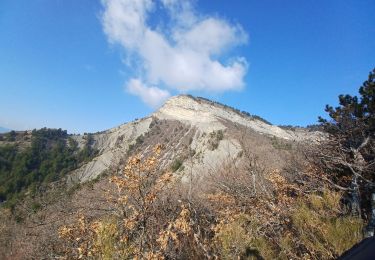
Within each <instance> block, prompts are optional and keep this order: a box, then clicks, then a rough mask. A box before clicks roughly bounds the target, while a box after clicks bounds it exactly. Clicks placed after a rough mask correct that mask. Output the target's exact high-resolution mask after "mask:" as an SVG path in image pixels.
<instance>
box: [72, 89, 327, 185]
mask: <svg viewBox="0 0 375 260" xmlns="http://www.w3.org/2000/svg"><path fill="white" fill-rule="evenodd" d="M157 122H164V128H163V131H164V132H165V133H164V135H163V133H158V134H156V135H154V132H155V129H154V128H153V127H155V126H154V125H155V124H157ZM177 125H179V128H181V129H183V130H181V131H185V132H184V133H181V135H180V136H179V138H181V140H174V142H173V144H172V141H170V139H173V135H175V131H176V129H177V128H178V127H177ZM156 132H157V131H156ZM219 132H220V135H222V136H220V137H219V136H218V135H219ZM245 132H246V133H245ZM167 133H168V134H167ZM146 135H147V136H148V138H147V140H146V141H145V143H144V144H143V146H142V147H143V149H145V150H147V149H149V148H150V147H151V146H152V145H153V144H155V143H160V142H162V143H163V142H164V145H165V146H166V149H169V150H170V152H168V153H167V154H168V155H169V157H168V158H164V162H163V165H164V166H165V167H168V165H169V164H170V163H172V162H173V160H175V159H176V158H178V159H181V158H183V159H184V160H185V161H184V163H183V165H184V167H181V169H180V172H181V173H182V175H183V174H184V173H186V172H188V171H190V172H195V173H197V174H199V173H204V172H207V171H215V169H216V168H218V167H220V165H221V164H222V163H223V161H225V160H228V159H233V158H237V157H238V156H239V154H240V153H241V150H242V143H243V140H240V139H244V138H246V140H252V141H251V142H252V145H253V146H254V153H258V154H259V156H263V155H264V154H266V153H274V152H273V150H272V149H274V148H273V147H272V143H271V142H270V138H277V139H280V140H284V141H283V142H314V141H316V140H318V139H320V138H322V134H321V133H319V132H309V131H308V130H306V129H297V130H294V131H292V130H286V129H283V128H280V127H278V126H274V125H271V124H268V123H266V122H264V121H262V120H260V119H258V118H255V117H252V116H248V115H245V114H243V113H241V112H239V111H237V110H235V109H233V108H230V107H227V106H225V105H222V104H219V103H216V102H212V101H209V100H206V99H202V98H195V97H192V96H188V95H179V96H175V97H172V98H170V99H169V100H168V101H167V102H166V103H165V104H164V105H163V106H162V107H161V108H160V109H159V110H157V111H156V112H154V113H153V114H152V115H150V116H149V117H146V118H143V119H140V120H136V121H133V122H130V123H127V124H123V125H120V126H118V127H115V128H112V129H109V130H106V131H103V132H101V133H97V134H93V135H92V136H93V139H94V142H93V148H95V149H97V150H98V151H99V155H98V156H97V157H96V158H94V159H93V160H92V161H90V162H88V163H87V164H85V165H83V166H82V167H81V168H79V169H78V170H76V171H75V172H73V173H72V174H71V177H70V181H72V182H85V181H88V180H92V179H94V178H96V177H97V176H99V175H100V174H101V173H103V172H105V171H108V170H109V169H110V168H111V167H113V166H116V165H119V164H120V162H121V161H122V160H124V159H126V156H127V154H128V151H129V149H130V147H131V146H134V145H136V140H137V138H139V137H141V136H146ZM188 135H189V138H190V140H189V142H188V145H187V144H186V142H185V141H186V140H185V141H184V139H186V138H187V136H188ZM73 138H74V139H75V140H76V141H77V142H78V143H79V145H80V146H82V145H84V139H83V137H82V136H74V137H73ZM175 139H176V138H175ZM187 149H188V150H193V151H194V156H192V157H191V158H189V160H187V158H186V155H184V154H186V150H187ZM274 154H275V156H274V158H273V159H272V160H273V161H274V162H272V163H276V162H281V161H282V160H283V159H281V158H278V157H277V156H278V155H277V153H274ZM272 163H270V165H272ZM278 165H280V164H278Z"/></svg>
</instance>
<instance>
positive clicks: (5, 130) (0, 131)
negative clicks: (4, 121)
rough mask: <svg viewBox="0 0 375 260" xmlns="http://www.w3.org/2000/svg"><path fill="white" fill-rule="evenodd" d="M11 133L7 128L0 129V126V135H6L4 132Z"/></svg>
mask: <svg viewBox="0 0 375 260" xmlns="http://www.w3.org/2000/svg"><path fill="white" fill-rule="evenodd" d="M10 131H12V130H11V129H8V128H5V127H1V126H0V133H6V132H10Z"/></svg>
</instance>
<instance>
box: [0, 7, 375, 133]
mask: <svg viewBox="0 0 375 260" xmlns="http://www.w3.org/2000/svg"><path fill="white" fill-rule="evenodd" d="M132 2H133V1H132V0H128V1H121V0H105V1H103V2H101V1H96V0H80V1H76V0H28V1H22V0H2V1H0V126H3V127H6V128H12V129H32V128H40V127H43V126H46V127H54V128H59V127H61V128H63V129H68V131H69V132H72V133H77V132H81V133H82V132H96V131H100V130H104V129H108V128H110V127H113V126H116V125H119V124H121V123H124V122H128V121H131V120H133V119H135V118H140V117H143V116H146V115H148V114H149V113H151V112H152V111H153V110H154V109H155V107H157V106H158V105H159V104H160V103H161V102H162V101H163V100H164V99H165V98H167V97H168V96H170V95H175V94H178V93H190V94H193V95H199V96H204V97H207V98H210V99H214V100H217V101H219V102H222V103H225V104H228V105H230V106H233V107H236V108H239V109H241V110H246V111H248V112H250V113H252V114H257V115H260V116H262V117H264V118H265V119H267V120H269V121H271V122H272V123H274V124H292V125H307V124H312V123H315V122H316V119H317V117H318V116H319V115H323V114H324V106H325V104H336V103H337V96H338V95H339V94H342V93H349V94H356V93H357V90H358V87H359V86H360V85H361V83H362V82H363V81H364V80H365V79H366V78H367V75H368V73H369V71H370V70H372V68H373V67H374V66H375V63H374V61H375V52H374V46H375V18H374V17H373V14H374V12H375V2H374V1H370V0H369V1H366V0H361V1H358V0H353V1H349V0H348V1H333V0H332V1H330V0H328V1H327V0H321V1H318V0H314V1H313V0H311V1H310V0H306V1H299V0H295V1H284V0H273V1H268V0H265V1H255V0H254V1H251V0H246V1H239V0H232V1H208V0H206V1H203V0H200V1H193V2H187V1H178V0H158V1H153V2H152V1H151V0H142V1H139V2H144V5H143V6H139V2H138V3H137V4H134V3H132ZM146 2H147V3H146ZM186 3H189V4H186ZM119 9H121V10H119ZM129 10H132V11H133V12H132V13H131V14H132V15H133V16H131V17H132V18H134V19H135V21H137V23H136V26H135V27H134V26H133V25H134V20H131V21H129V19H127V17H129ZM134 14H135V16H134ZM176 14H178V15H176ZM137 15H138V16H137ZM124 17H125V18H126V19H125V20H124ZM140 18H142V19H140ZM127 23H128V24H127ZM129 24H131V25H132V26H133V27H131V28H130V29H131V30H130V29H129V27H127V25H129ZM140 32H141V33H140ZM138 36H139V37H138ZM160 39H161V40H160ZM160 53H162V54H163V55H161V54H160ZM176 57H178V59H177V58H176ZM181 60H182V61H184V62H185V61H186V62H185V63H183V64H182V65H181V66H175V65H174V64H181V62H180V61H181ZM176 62H177V63H176ZM171 64H172V65H171ZM198 68H205V69H204V71H203V72H202V70H198ZM206 69H207V71H208V72H207V71H206ZM186 75H187V76H186ZM189 75H192V76H191V77H190V76H189Z"/></svg>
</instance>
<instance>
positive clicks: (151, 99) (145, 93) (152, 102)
mask: <svg viewBox="0 0 375 260" xmlns="http://www.w3.org/2000/svg"><path fill="white" fill-rule="evenodd" d="M126 89H127V91H129V93H131V94H133V95H135V96H138V97H140V98H141V99H142V101H143V102H144V103H145V104H147V105H148V106H150V107H152V108H158V107H160V106H161V105H162V104H163V103H164V102H165V100H167V99H168V98H169V97H170V94H169V92H168V91H166V90H162V89H160V88H157V87H147V86H145V85H144V84H143V83H142V81H141V80H140V79H131V80H129V82H128V84H127V86H126Z"/></svg>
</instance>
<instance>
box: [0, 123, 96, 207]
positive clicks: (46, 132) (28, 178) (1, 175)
mask: <svg viewBox="0 0 375 260" xmlns="http://www.w3.org/2000/svg"><path fill="white" fill-rule="evenodd" d="M16 139H17V133H15V132H11V133H8V134H6V136H5V140H6V141H7V142H6V143H5V144H4V145H2V146H0V162H1V163H0V202H4V204H5V205H7V206H11V205H13V204H14V203H15V202H16V201H17V199H18V198H20V196H23V195H24V194H25V193H26V192H31V193H33V192H35V191H36V190H37V189H38V187H39V186H40V185H41V184H46V183H50V182H53V181H56V180H59V179H60V178H61V177H63V176H65V175H66V174H67V173H68V172H70V171H72V170H74V169H76V168H77V167H78V166H80V164H81V163H82V162H85V161H88V160H91V159H92V158H93V156H95V153H96V152H95V150H93V149H92V148H91V141H92V137H91V136H89V135H88V136H87V140H86V145H85V147H84V148H83V149H82V150H80V149H79V148H78V144H77V143H76V141H74V140H73V139H72V138H70V137H69V136H68V134H67V132H66V131H64V130H61V129H47V128H42V129H40V130H33V131H32V133H31V143H30V145H28V146H26V147H23V146H22V143H21V144H20V143H19V142H15V141H16Z"/></svg>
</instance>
